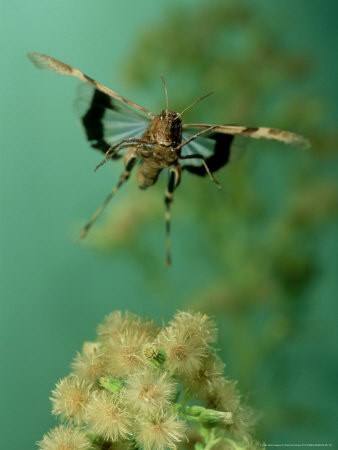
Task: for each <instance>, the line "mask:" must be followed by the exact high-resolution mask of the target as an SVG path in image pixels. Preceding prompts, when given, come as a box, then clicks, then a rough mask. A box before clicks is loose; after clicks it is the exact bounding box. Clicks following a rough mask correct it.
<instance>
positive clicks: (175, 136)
mask: <svg viewBox="0 0 338 450" xmlns="http://www.w3.org/2000/svg"><path fill="white" fill-rule="evenodd" d="M142 140H144V141H147V142H149V144H140V145H138V146H137V147H136V149H133V150H131V152H132V153H133V154H134V155H135V156H136V157H137V158H140V159H141V165H140V168H139V172H138V175H137V181H138V184H139V186H140V188H141V189H146V188H147V187H149V186H152V185H153V184H154V183H155V182H156V180H157V178H158V176H159V174H160V172H161V170H162V169H164V168H165V167H170V166H176V167H179V166H180V164H179V158H180V153H181V151H180V150H177V146H178V144H180V143H181V141H182V121H181V118H180V117H179V114H178V113H176V112H174V111H169V110H163V111H162V112H161V114H159V115H158V116H155V118H154V119H153V120H152V121H151V122H150V124H149V126H148V128H147V129H146V131H145V132H144V133H143V136H142ZM179 172H180V170H179ZM178 181H179V180H177V182H178Z"/></svg>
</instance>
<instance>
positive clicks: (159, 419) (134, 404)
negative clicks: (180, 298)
mask: <svg viewBox="0 0 338 450" xmlns="http://www.w3.org/2000/svg"><path fill="white" fill-rule="evenodd" d="M97 331H98V338H97V340H96V342H86V343H85V344H84V346H83V350H82V352H81V353H79V354H78V355H77V356H76V358H75V359H74V362H73V363H72V372H71V374H70V375H69V376H67V377H66V378H64V379H62V380H61V381H59V382H58V383H57V385H56V388H55V389H54V390H53V391H52V398H51V400H52V404H53V409H52V412H53V414H55V415H58V416H60V418H61V419H63V420H64V421H66V422H67V424H65V425H60V426H58V427H56V428H54V429H53V430H51V431H50V432H49V433H47V434H46V435H45V436H44V437H43V439H42V441H40V442H39V443H38V444H39V448H40V449H41V450H76V449H83V450H89V449H97V450H98V449H106V450H108V449H144V450H164V449H174V448H186V449H189V448H195V449H199V450H202V449H251V448H252V449H253V448H257V444H255V442H253V441H252V439H251V436H250V432H251V426H252V420H251V416H250V412H249V411H248V410H247V408H245V407H243V405H242V404H241V401H240V396H239V394H238V392H237V390H236V386H235V383H234V382H233V381H230V380H228V379H226V378H224V376H223V368H224V365H223V363H222V362H221V360H220V359H219V357H218V356H217V354H216V351H215V349H214V348H213V347H212V344H214V343H215V341H216V331H217V330H216V327H215V324H214V322H213V321H212V320H211V319H210V318H209V317H208V316H206V315H204V314H200V313H189V312H178V313H177V314H176V315H175V316H174V318H173V320H172V321H171V322H169V324H168V325H167V326H163V327H162V328H158V327H157V326H156V325H155V324H154V323H153V321H150V320H144V319H142V318H140V317H138V316H136V315H134V314H131V313H129V312H127V313H125V314H122V313H121V312H119V311H116V312H113V313H111V314H110V315H109V316H107V317H106V319H105V321H104V322H103V324H101V325H100V326H99V327H98V330H97Z"/></svg>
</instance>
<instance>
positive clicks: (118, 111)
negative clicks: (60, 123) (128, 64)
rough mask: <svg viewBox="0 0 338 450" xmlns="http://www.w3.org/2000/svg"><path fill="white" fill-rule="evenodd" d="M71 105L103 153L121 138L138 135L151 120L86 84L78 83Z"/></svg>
mask: <svg viewBox="0 0 338 450" xmlns="http://www.w3.org/2000/svg"><path fill="white" fill-rule="evenodd" d="M74 106H75V111H76V113H77V115H78V116H79V117H80V119H81V122H82V125H83V127H84V130H85V133H86V136H87V139H88V141H89V142H90V145H91V146H92V147H93V148H96V149H98V150H101V151H103V152H106V151H107V150H108V149H109V148H110V147H113V146H114V145H116V144H117V143H118V142H120V141H121V140H122V139H126V138H136V139H139V138H141V137H142V135H143V133H144V132H145V130H146V128H147V127H148V125H149V121H150V119H149V118H148V117H146V116H145V115H144V114H141V113H139V112H138V111H136V110H135V109H133V108H130V107H129V106H128V105H127V104H125V103H122V102H120V101H118V100H116V99H115V98H112V97H110V96H108V95H107V94H104V93H103V92H101V91H99V90H97V89H94V88H93V87H92V86H90V85H88V84H85V83H82V84H81V85H80V86H79V89H78V95H77V99H76V100H75V105H74ZM123 153H124V152H123V151H122V152H121V153H120V156H122V155H123ZM118 157H119V156H118V155H116V158H118Z"/></svg>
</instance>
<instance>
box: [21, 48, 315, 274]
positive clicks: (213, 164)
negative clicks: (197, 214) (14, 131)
mask: <svg viewBox="0 0 338 450" xmlns="http://www.w3.org/2000/svg"><path fill="white" fill-rule="evenodd" d="M28 58H29V59H30V60H31V61H32V63H33V64H34V65H35V67H37V68H38V69H47V70H50V71H52V72H57V73H59V74H62V75H70V76H73V77H76V78H79V79H80V80H82V81H84V82H86V85H83V86H82V87H81V93H80V96H79V98H78V100H77V103H76V105H77V110H78V112H79V115H80V117H81V121H82V124H83V126H84V129H85V132H86V136H87V139H88V140H89V142H90V145H91V146H92V147H93V148H96V149H98V150H101V151H102V152H103V153H104V154H105V157H104V159H103V160H102V161H101V162H100V163H99V164H98V165H97V166H96V168H95V170H97V169H98V167H100V166H102V165H103V164H104V163H106V162H107V161H108V160H109V159H116V158H118V157H120V156H121V155H123V162H124V171H123V172H122V174H121V175H120V179H119V181H118V183H117V184H116V185H115V187H114V188H113V189H112V191H111V192H110V193H109V195H108V196H107V197H106V199H105V200H104V202H103V203H102V204H101V206H100V207H99V208H98V209H97V210H96V212H95V213H94V214H93V216H92V217H91V219H90V220H89V221H88V222H87V224H86V225H85V226H84V228H83V230H82V233H81V238H84V237H85V236H86V234H87V232H88V230H89V229H90V227H91V226H92V224H93V223H94V222H95V221H96V219H97V218H98V217H99V215H100V214H101V213H102V211H103V209H104V208H105V206H106V205H107V204H108V202H109V201H110V199H111V198H112V197H113V196H114V195H115V194H116V192H117V191H118V189H119V188H120V187H121V186H122V184H124V183H125V182H126V181H127V180H128V178H129V176H130V173H131V170H132V169H133V167H134V166H135V165H136V163H137V162H139V169H138V174H137V182H138V185H139V187H140V188H141V189H146V188H148V187H150V186H152V185H153V184H155V183H156V181H157V179H158V176H159V174H160V173H161V172H162V170H163V169H168V175H169V176H168V185H167V189H166V192H165V197H164V202H165V221H166V265H167V266H170V265H171V251H170V220H171V219H170V204H171V202H172V200H173V192H174V190H175V189H176V188H177V187H178V185H179V184H180V180H181V173H182V169H186V170H188V171H189V172H192V173H195V174H197V175H201V176H204V175H208V176H209V178H210V180H211V181H212V182H213V183H215V184H216V185H217V187H218V188H219V189H221V185H220V184H219V182H218V181H217V180H216V179H215V178H214V176H213V172H214V171H216V170H218V169H220V168H221V167H223V166H224V165H225V164H227V163H228V162H229V160H230V157H231V144H232V141H233V139H234V137H235V136H236V135H242V136H248V137H251V138H255V139H260V138H262V139H272V140H276V141H280V142H283V143H285V144H291V145H296V146H299V147H304V148H305V147H308V146H309V141H308V140H307V139H305V138H304V137H302V136H300V135H298V134H295V133H292V132H290V131H283V130H277V129H275V128H267V127H246V126H232V125H231V126H230V125H229V126H228V125H208V124H200V123H182V115H183V113H185V112H186V111H187V110H188V109H190V108H191V107H192V106H194V105H196V104H197V103H198V102H200V101H201V100H203V99H205V98H206V97H208V96H209V95H211V94H212V92H210V93H209V94H207V95H204V96H203V97H200V98H199V99H197V100H195V101H194V102H193V103H192V104H191V105H189V106H188V107H186V108H185V109H184V110H183V111H181V112H180V113H178V112H175V111H172V110H170V109H169V108H168V93H167V86H166V83H165V81H164V78H163V77H162V81H163V83H164V88H165V96H166V108H165V109H163V111H161V112H160V114H158V115H156V114H153V113H152V112H150V111H148V110H147V109H146V108H144V107H143V106H140V105H138V104H136V103H134V102H133V101H131V100H128V99H126V98H125V97H122V96H121V95H119V94H117V93H116V92H114V91H112V90H111V89H109V88H107V87H105V86H104V85H102V84H101V83H98V82H97V81H95V80H93V79H92V78H90V77H88V76H87V75H85V74H84V73H83V72H81V71H79V70H78V69H75V68H74V67H72V66H69V65H68V64H65V63H62V62H60V61H58V60H56V59H54V58H51V57H50V56H46V55H43V54H41V53H28Z"/></svg>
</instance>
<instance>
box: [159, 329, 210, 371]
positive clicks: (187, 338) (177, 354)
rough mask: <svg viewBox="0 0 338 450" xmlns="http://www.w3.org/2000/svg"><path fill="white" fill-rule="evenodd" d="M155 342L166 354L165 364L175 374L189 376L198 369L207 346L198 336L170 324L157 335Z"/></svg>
mask: <svg viewBox="0 0 338 450" xmlns="http://www.w3.org/2000/svg"><path fill="white" fill-rule="evenodd" d="M157 344H158V346H159V347H160V348H162V349H163V350H164V351H165V353H166V355H167V362H166V363H167V365H168V366H169V368H170V370H171V371H173V372H174V373H175V374H176V375H179V376H186V377H190V376H192V375H193V374H195V373H196V372H197V371H198V370H200V368H201V366H202V362H203V360H204V359H205V358H206V356H207V351H208V347H207V345H206V343H205V341H204V340H203V339H201V338H200V337H199V336H196V335H194V334H191V333H190V332H189V333H187V332H186V330H185V329H184V328H182V327H180V326H179V327H177V326H175V325H171V326H169V327H166V328H164V329H163V330H162V331H161V332H160V333H159V335H158V339H157Z"/></svg>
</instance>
